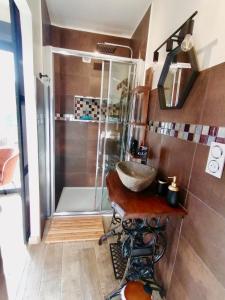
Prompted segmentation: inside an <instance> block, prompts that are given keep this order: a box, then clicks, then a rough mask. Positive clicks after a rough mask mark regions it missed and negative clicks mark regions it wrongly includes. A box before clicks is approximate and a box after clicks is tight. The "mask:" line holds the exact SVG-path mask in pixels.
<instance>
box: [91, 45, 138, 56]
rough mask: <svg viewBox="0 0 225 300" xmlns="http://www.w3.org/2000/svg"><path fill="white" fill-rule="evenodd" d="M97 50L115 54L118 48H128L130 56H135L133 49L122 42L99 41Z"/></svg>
mask: <svg viewBox="0 0 225 300" xmlns="http://www.w3.org/2000/svg"><path fill="white" fill-rule="evenodd" d="M96 48H97V51H99V52H100V53H104V54H113V53H114V52H115V51H116V48H126V49H129V51H130V58H132V57H133V50H132V49H131V47H129V46H126V45H120V44H113V43H107V42H99V43H97V47H96Z"/></svg>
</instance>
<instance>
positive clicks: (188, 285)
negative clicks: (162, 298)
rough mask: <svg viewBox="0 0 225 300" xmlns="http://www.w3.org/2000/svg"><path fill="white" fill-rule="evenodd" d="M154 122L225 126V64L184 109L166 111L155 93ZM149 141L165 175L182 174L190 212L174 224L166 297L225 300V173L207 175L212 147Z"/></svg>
mask: <svg viewBox="0 0 225 300" xmlns="http://www.w3.org/2000/svg"><path fill="white" fill-rule="evenodd" d="M149 119H150V120H152V121H153V122H154V121H156V122H172V123H182V124H196V126H197V125H198V124H200V125H202V124H204V125H205V126H207V125H209V126H211V127H214V126H215V127H224V126H225V63H223V64H220V65H217V66H214V67H212V68H210V69H207V70H204V71H202V72H201V73H200V75H199V77H198V78H197V81H196V82H195V84H194V86H193V88H192V90H191V92H190V94H189V96H188V98H187V100H186V103H185V105H184V107H183V108H182V109H180V110H179V109H178V110H160V107H159V102H158V95H157V90H153V91H152V93H151V98H150V112H149ZM147 142H148V144H149V147H150V149H151V151H150V158H151V163H152V165H154V166H155V167H156V168H158V169H159V173H160V174H161V176H164V177H166V176H173V175H176V176H177V178H178V184H179V185H180V187H181V189H182V192H181V195H182V199H183V202H184V205H185V206H186V207H187V209H188V215H187V216H186V217H185V219H184V220H179V219H172V220H171V221H170V225H169V226H168V247H167V252H166V255H165V256H164V258H163V259H162V260H161V262H160V263H159V265H158V270H157V271H158V274H159V276H160V278H161V281H162V282H163V284H164V286H165V288H166V289H167V298H166V299H167V300H181V299H182V300H184V299H185V300H186V299H192V300H201V299H215V300H222V299H225V267H224V262H225V172H224V173H223V177H222V178H221V179H218V178H215V177H212V176H211V175H209V174H206V173H205V167H206V162H207V157H208V152H209V146H208V145H207V143H199V142H198V143H196V142H195V141H189V140H185V139H182V138H177V137H175V136H170V135H166V134H163V133H161V132H153V130H149V131H148V134H147Z"/></svg>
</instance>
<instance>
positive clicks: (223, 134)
mask: <svg viewBox="0 0 225 300" xmlns="http://www.w3.org/2000/svg"><path fill="white" fill-rule="evenodd" d="M217 137H220V138H225V127H219V130H218V134H217Z"/></svg>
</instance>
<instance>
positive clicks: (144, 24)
mask: <svg viewBox="0 0 225 300" xmlns="http://www.w3.org/2000/svg"><path fill="white" fill-rule="evenodd" d="M150 13H151V8H150V7H149V9H148V10H147V11H146V13H145V15H144V17H143V18H142V20H141V22H140V23H139V25H138V26H137V28H136V30H135V31H134V33H133V35H132V37H131V47H132V49H133V57H134V58H141V59H143V60H145V56H146V49H147V41H148V28H149V20H150Z"/></svg>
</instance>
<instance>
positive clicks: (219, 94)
mask: <svg viewBox="0 0 225 300" xmlns="http://www.w3.org/2000/svg"><path fill="white" fill-rule="evenodd" d="M208 74H209V75H208V77H209V78H208V84H207V89H206V101H205V105H204V108H203V111H202V117H201V123H202V124H210V125H217V126H224V125H225V117H224V116H225V100H224V99H225V63H222V64H220V65H217V66H215V67H213V68H210V69H209V70H208Z"/></svg>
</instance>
